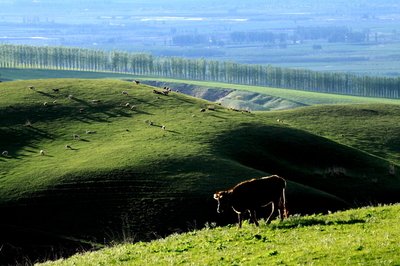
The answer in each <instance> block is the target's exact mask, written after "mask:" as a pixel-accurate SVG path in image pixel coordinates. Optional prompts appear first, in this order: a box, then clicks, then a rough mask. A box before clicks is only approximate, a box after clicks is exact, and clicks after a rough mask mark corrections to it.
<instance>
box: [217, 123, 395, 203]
mask: <svg viewBox="0 0 400 266" xmlns="http://www.w3.org/2000/svg"><path fill="white" fill-rule="evenodd" d="M214 143H215V145H214V148H215V149H214V151H215V153H216V154H220V155H221V156H223V157H226V158H229V159H232V160H234V161H237V162H239V163H241V164H243V165H245V166H247V167H250V168H253V169H257V170H260V171H263V172H266V173H271V174H278V175H281V176H283V177H284V178H286V179H288V180H291V181H294V182H297V183H300V184H303V185H306V186H310V187H313V188H317V189H319V190H321V191H325V192H327V193H329V194H332V195H336V196H337V197H339V198H342V199H344V200H346V201H348V202H359V203H360V202H362V203H364V204H369V203H370V202H376V201H377V202H382V203H389V202H397V201H399V200H400V195H399V194H398V193H396V188H395V187H391V186H392V185H393V182H394V180H393V179H396V177H393V176H390V174H389V171H388V162H387V161H384V160H382V159H380V158H377V157H374V156H370V155H368V154H367V153H364V152H361V151H359V150H356V149H353V148H350V147H348V146H344V145H340V144H338V143H336V142H333V141H330V140H328V139H325V138H322V137H319V136H316V135H313V134H310V133H308V132H305V131H301V130H297V129H291V128H289V127H279V126H262V125H254V124H248V125H243V126H242V127H241V128H238V129H236V130H234V131H231V132H226V134H223V135H219V136H217V137H216V139H215V141H214ZM396 180H398V179H396ZM389 183H390V184H389ZM397 188H398V186H397ZM355 191H357V192H355Z"/></svg>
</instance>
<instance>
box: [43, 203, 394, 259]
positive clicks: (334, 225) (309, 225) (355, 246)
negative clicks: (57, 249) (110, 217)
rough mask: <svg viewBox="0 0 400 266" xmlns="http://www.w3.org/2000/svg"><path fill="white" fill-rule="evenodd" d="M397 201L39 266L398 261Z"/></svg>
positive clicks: (173, 238)
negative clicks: (395, 202) (395, 203)
mask: <svg viewBox="0 0 400 266" xmlns="http://www.w3.org/2000/svg"><path fill="white" fill-rule="evenodd" d="M399 213H400V206H399V205H394V206H384V207H374V208H372V207H369V208H362V209H355V210H350V211H346V212H338V213H334V214H330V215H312V216H306V217H297V216H293V217H290V218H289V219H288V220H286V221H284V222H278V221H274V222H273V223H272V224H271V225H266V224H265V223H262V224H261V226H260V227H255V226H254V225H253V224H246V225H245V226H244V227H243V228H242V229H237V228H236V227H234V226H232V227H216V228H210V227H209V228H206V229H203V230H193V231H191V232H188V233H185V234H179V235H172V236H169V237H167V238H165V239H160V240H156V241H152V242H148V243H146V242H139V243H135V244H123V245H117V246H114V247H110V248H106V249H103V250H100V251H97V252H91V253H85V254H78V255H75V256H73V257H71V258H69V259H65V260H59V261H56V262H48V263H45V264H43V265H310V264H311V265H397V264H399V262H400V244H399V242H400V238H399V235H400V230H399V228H400V227H398V226H394V225H395V224H397V222H398V219H399V218H400V216H399Z"/></svg>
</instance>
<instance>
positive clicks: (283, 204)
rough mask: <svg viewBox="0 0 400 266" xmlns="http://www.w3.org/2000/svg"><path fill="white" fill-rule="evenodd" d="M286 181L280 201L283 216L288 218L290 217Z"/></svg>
mask: <svg viewBox="0 0 400 266" xmlns="http://www.w3.org/2000/svg"><path fill="white" fill-rule="evenodd" d="M285 190H286V182H285V184H284V187H283V188H282V194H281V199H280V201H279V204H280V209H281V210H283V214H282V215H283V218H287V217H288V210H287V208H286V193H285Z"/></svg>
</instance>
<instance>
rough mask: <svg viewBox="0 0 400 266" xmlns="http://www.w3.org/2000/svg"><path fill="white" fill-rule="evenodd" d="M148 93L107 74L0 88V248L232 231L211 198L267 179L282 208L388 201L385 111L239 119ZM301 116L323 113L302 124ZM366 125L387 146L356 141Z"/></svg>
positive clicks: (394, 196) (388, 121)
mask: <svg viewBox="0 0 400 266" xmlns="http://www.w3.org/2000/svg"><path fill="white" fill-rule="evenodd" d="M29 87H34V89H30V88H29ZM53 89H58V90H59V91H58V92H57V90H56V91H54V90H53ZM153 89H154V88H153V87H150V86H146V85H135V84H134V83H130V82H124V81H116V80H81V79H80V80H79V79H52V80H34V81H33V80H29V81H16V82H3V83H1V84H0V117H1V118H2V119H1V120H0V136H1V138H0V150H1V151H2V152H3V151H7V152H8V153H7V154H6V155H3V156H1V157H0V187H1V189H0V211H1V212H2V214H3V215H2V221H1V231H2V232H1V235H2V236H4V237H3V239H1V240H2V245H3V248H2V251H1V252H2V253H3V254H5V255H6V256H8V257H9V258H14V257H18V255H20V254H24V256H26V257H30V258H42V259H43V258H46V259H53V258H56V257H58V256H61V255H64V254H71V253H73V252H75V251H76V250H79V249H80V248H90V247H98V246H99V245H102V244H107V243H109V242H111V241H117V242H118V241H122V240H124V239H125V240H147V239H152V238H156V237H159V236H164V235H166V234H169V233H171V232H180V231H182V230H185V229H187V228H193V227H202V226H203V225H204V223H205V222H216V223H217V224H221V225H222V224H226V223H231V222H234V221H235V216H234V215H233V214H232V216H230V217H219V216H217V215H216V212H215V207H216V206H215V202H214V200H213V199H212V194H213V193H214V192H215V190H218V189H224V188H228V187H230V186H232V185H234V184H236V183H237V182H239V181H242V180H243V179H248V178H253V177H259V176H264V175H267V174H280V175H282V176H284V177H285V178H287V179H288V180H289V184H288V204H289V208H290V212H291V213H312V212H326V211H328V210H338V209H343V208H348V207H351V206H355V205H356V204H357V205H363V204H369V203H371V202H394V201H399V194H398V191H399V187H400V180H399V167H398V164H399V160H398V159H396V158H397V157H396V155H395V154H396V151H397V149H398V146H397V144H396V143H397V142H398V139H399V137H398V136H397V135H396V134H397V132H398V131H397V127H398V125H397V123H396V122H395V121H398V113H399V107H398V105H357V106H330V107H329V108H331V109H324V108H325V107H312V108H310V107H307V108H304V109H298V110H299V111H297V110H293V111H285V112H270V113H263V112H256V113H247V112H244V113H242V112H234V111H230V110H228V109H226V108H223V107H221V106H219V105H217V104H214V103H211V102H207V101H204V100H199V99H196V98H192V97H189V96H186V95H184V94H181V93H176V92H171V93H170V94H169V95H160V94H154V93H153ZM158 90H161V89H158ZM201 109H204V110H205V111H204V112H201ZM365 109H368V110H370V111H367V112H364V111H363V110H365ZM336 110H338V112H339V113H336ZM346 110H347V112H349V113H351V112H357V113H358V114H359V115H358V116H357V120H359V121H360V122H357V123H352V122H351V121H350V120H348V121H347V122H346V123H347V127H348V132H353V133H351V134H352V135H351V136H352V137H351V138H347V139H340V138H339V137H337V136H336V135H335V134H346V133H341V132H342V131H341V130H344V129H342V128H340V125H341V121H342V115H340V114H342V113H343V114H344V113H345V112H346ZM297 112H298V113H297ZM371 112H372V113H374V114H376V115H371ZM313 114H314V115H316V114H323V115H324V117H325V118H326V119H322V118H321V120H320V121H316V122H315V123H314V126H313V123H309V122H308V120H307V117H310V116H313ZM338 114H339V115H338ZM297 117H298V118H299V119H297ZM328 118H329V119H328ZM382 118H385V119H382ZM277 119H279V121H280V122H277ZM364 120H365V121H368V123H362V122H361V121H364ZM378 121H379V123H380V125H384V127H385V128H386V129H387V131H385V132H387V134H386V136H387V140H390V141H387V142H385V147H386V149H382V150H378V149H374V148H373V146H374V144H373V142H372V144H369V143H368V141H367V140H365V139H364V137H362V138H361V137H360V138H358V136H366V137H368V136H371V135H369V134H370V133H369V132H371V131H372V132H374V131H373V130H371V127H373V126H374V125H376V123H378ZM359 123H362V124H363V125H364V127H359ZM368 125H369V126H368ZM163 126H165V128H164V127H163ZM163 128H164V129H163ZM328 129H332V130H331V131H329V130H328ZM329 132H336V133H335V134H333V133H332V134H333V135H330V134H328V133H329ZM396 141H397V142H396ZM41 151H43V152H42V153H41ZM355 191H356V192H355ZM28 239H29V241H27V240H28ZM50 244H51V245H59V246H60V247H62V251H61V249H60V250H58V249H57V251H56V252H54V248H52V252H50V251H49V249H48V247H49V245H50ZM16 247H17V248H16ZM26 248H28V249H29V250H30V251H31V254H28V255H27V254H25V253H26V251H25V249H26ZM43 250H44V251H45V253H44V254H45V255H44V256H43V252H44V251H43ZM46 252H49V253H46ZM38 254H40V256H39V255H38Z"/></svg>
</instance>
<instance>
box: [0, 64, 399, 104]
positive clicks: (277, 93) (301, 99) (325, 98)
mask: <svg viewBox="0 0 400 266" xmlns="http://www.w3.org/2000/svg"><path fill="white" fill-rule="evenodd" d="M0 75H1V76H0V77H1V78H2V79H5V80H25V79H38V78H42V79H46V78H93V79H96V78H114V79H133V78H137V79H141V80H151V81H158V82H165V83H167V84H171V85H172V86H171V87H172V88H174V87H177V88H179V87H180V86H184V85H187V84H189V85H194V86H198V87H203V88H220V89H234V90H238V91H239V92H237V93H239V94H240V91H245V92H255V93H260V94H264V95H269V96H273V97H278V98H281V99H283V100H286V101H290V102H292V104H293V103H295V104H296V103H297V104H298V105H297V106H302V105H318V104H359V103H365V104H371V103H386V104H400V100H395V99H385V98H369V97H356V96H348V95H337V94H327V93H315V92H306V91H298V90H290V89H282V88H271V87H260V86H248V85H240V84H227V83H220V82H207V81H193V80H178V79H168V78H155V77H140V78H139V77H137V76H132V75H128V74H118V73H101V72H86V71H66V70H64V71H63V70H39V69H6V68H3V69H0Z"/></svg>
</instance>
